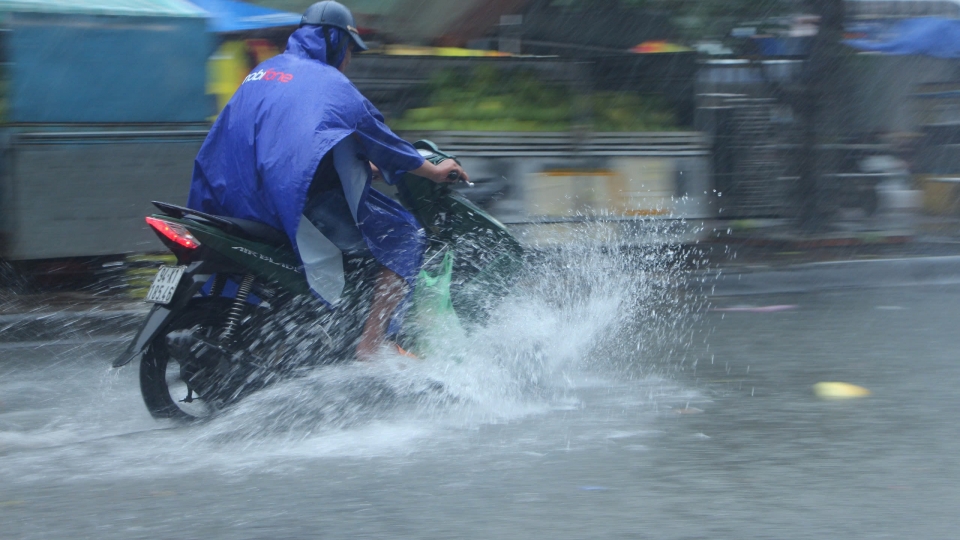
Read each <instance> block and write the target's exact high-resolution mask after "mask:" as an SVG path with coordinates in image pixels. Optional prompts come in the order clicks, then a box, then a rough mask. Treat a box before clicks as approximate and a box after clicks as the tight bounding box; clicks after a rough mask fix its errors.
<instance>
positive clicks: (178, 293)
mask: <svg viewBox="0 0 960 540" xmlns="http://www.w3.org/2000/svg"><path fill="white" fill-rule="evenodd" d="M414 147H415V148H416V149H417V151H418V152H419V153H420V154H421V155H422V156H424V158H425V159H427V160H430V161H431V162H432V163H434V164H437V163H440V162H441V161H444V160H446V159H456V157H455V156H453V155H450V154H446V153H444V152H442V151H441V150H440V149H439V148H437V146H436V145H434V144H433V143H432V142H430V141H417V142H416V143H415V144H414ZM397 198H398V200H399V201H400V202H401V204H403V205H404V206H405V207H406V208H407V209H408V210H409V211H410V212H411V213H412V214H413V215H414V216H415V217H416V218H417V220H418V221H419V223H420V224H421V226H422V227H423V229H424V231H425V232H426V235H427V239H428V248H427V251H426V254H425V256H424V261H425V262H424V265H423V270H422V271H421V277H422V276H424V275H426V276H430V275H431V272H434V273H436V272H446V273H447V275H448V278H449V283H450V287H449V301H448V303H449V304H450V307H451V308H452V310H453V311H454V312H455V314H456V316H457V318H458V319H459V320H460V321H462V322H463V323H464V324H465V325H466V326H468V327H469V325H470V324H478V323H481V322H482V321H483V320H484V318H485V317H486V316H487V315H488V313H489V310H490V308H491V307H492V306H493V305H495V304H496V302H497V300H499V299H500V298H502V297H503V296H504V295H505V294H506V293H507V292H508V290H509V288H510V283H511V282H512V277H513V276H514V275H515V274H516V273H517V271H518V270H519V269H520V268H521V266H522V261H523V255H524V254H523V249H522V247H521V246H520V244H519V242H518V241H517V240H516V239H515V238H514V237H513V235H512V234H511V233H510V232H509V231H508V230H507V229H506V227H504V226H503V224H501V223H500V222H499V221H497V220H496V219H495V218H493V217H492V216H490V215H489V214H487V213H486V212H485V211H483V210H482V209H480V208H479V207H477V206H476V205H474V204H473V203H471V202H470V201H469V200H468V199H466V198H465V197H464V196H463V195H461V194H460V193H458V192H457V191H456V190H452V189H451V188H450V185H449V184H436V183H434V182H432V181H430V180H427V179H425V178H420V177H417V176H414V175H412V174H407V175H405V176H404V177H403V178H402V179H401V180H400V181H399V182H398V183H397ZM153 204H154V206H156V207H157V208H158V209H159V210H160V213H158V214H153V215H151V216H148V217H147V218H146V221H147V223H148V224H149V226H150V227H151V228H152V229H153V230H154V232H155V233H156V234H157V236H158V237H159V238H160V240H161V241H162V242H163V243H164V245H165V246H166V247H167V248H168V249H169V250H170V251H171V252H172V253H173V254H174V255H175V256H176V259H177V265H176V266H164V267H161V268H160V270H159V271H158V273H157V276H156V277H155V279H154V281H153V284H152V286H151V288H150V291H149V292H148V293H147V301H148V302H152V303H153V307H152V308H151V310H150V312H149V314H148V315H147V317H146V320H145V321H144V323H143V324H142V326H141V327H140V329H139V331H138V332H137V334H136V336H135V337H134V338H133V340H132V341H131V343H130V344H129V346H128V347H127V348H126V350H125V351H124V352H123V353H122V354H121V355H120V356H119V357H118V358H117V359H116V361H114V362H113V367H115V368H118V367H121V366H124V365H126V364H128V363H130V362H131V361H133V360H134V359H135V358H137V357H140V390H141V394H142V397H143V401H144V403H145V404H146V406H147V409H148V410H149V412H150V414H151V415H152V416H154V417H155V418H172V419H178V420H194V419H198V418H203V417H207V416H210V415H212V414H215V413H216V412H217V411H219V410H221V409H223V408H224V407H227V406H229V405H231V404H234V403H236V402H237V401H239V400H240V399H242V398H243V397H244V396H246V395H249V394H250V393H251V392H253V391H256V390H258V389H260V388H263V387H264V386H266V385H268V384H271V383H272V382H274V381H277V380H280V379H282V378H284V377H290V376H296V375H297V374H300V373H306V372H308V371H309V370H310V369H312V368H314V367H315V366H318V365H324V364H330V363H335V362H344V361H349V360H350V359H351V357H352V351H353V349H354V347H355V346H356V344H357V342H358V340H359V337H360V334H361V331H362V328H363V323H364V321H365V320H366V316H367V313H368V310H369V306H370V300H371V298H372V284H373V283H374V278H373V274H374V272H376V270H377V267H378V265H377V263H376V261H375V260H373V259H370V258H363V257H346V256H345V258H344V270H345V281H346V285H345V288H344V293H343V297H342V298H341V301H340V302H339V303H338V304H337V306H335V307H330V306H328V305H326V304H325V303H323V302H321V301H320V300H319V299H317V298H316V297H315V296H314V295H313V294H312V292H311V290H310V287H309V286H308V284H307V279H306V276H305V274H304V269H303V267H302V265H301V263H300V261H299V258H298V257H297V255H296V253H295V251H294V249H293V246H292V245H291V244H290V241H289V239H288V237H287V235H286V234H285V233H284V232H282V231H280V230H277V229H274V228H272V227H269V226H267V225H265V224H263V223H259V222H254V221H249V220H243V219H235V218H230V217H225V216H216V215H211V214H206V213H203V212H199V211H196V210H192V209H189V208H184V207H181V206H177V205H173V204H168V203H162V202H154V203H153ZM427 281H429V280H427ZM419 286H420V280H418V288H419ZM418 290H419V289H418ZM417 296H418V295H417V294H416V292H415V293H414V294H413V295H412V297H413V298H417ZM414 307H416V306H414ZM407 326H408V325H402V327H401V329H400V330H399V332H398V333H397V340H398V342H399V343H400V344H401V345H402V346H404V348H411V347H412V348H414V349H416V341H417V339H418V335H419V332H418V331H417V329H416V328H414V329H410V328H407Z"/></svg>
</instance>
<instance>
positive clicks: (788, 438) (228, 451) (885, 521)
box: [0, 286, 960, 539]
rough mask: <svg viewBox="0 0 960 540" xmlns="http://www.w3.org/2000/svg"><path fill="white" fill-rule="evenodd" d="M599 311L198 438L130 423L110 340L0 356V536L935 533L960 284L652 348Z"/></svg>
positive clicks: (588, 309)
mask: <svg viewBox="0 0 960 540" xmlns="http://www.w3.org/2000/svg"><path fill="white" fill-rule="evenodd" d="M619 300H622V298H619V299H618V297H617V295H615V294H596V295H593V296H591V297H590V298H588V299H587V300H585V301H584V303H583V304H581V305H580V306H579V307H578V309H577V310H575V311H571V312H569V313H556V312H552V311H550V310H549V309H547V308H544V309H543V310H541V311H537V310H536V309H534V310H533V311H529V309H531V308H525V309H527V311H524V312H522V313H520V314H514V315H513V316H510V317H506V318H505V319H504V320H503V324H502V325H501V326H496V325H494V328H492V329H488V330H489V332H488V333H487V334H486V335H485V336H484V337H483V341H482V342H476V343H473V344H471V347H473V349H474V350H470V351H468V353H466V356H465V357H463V358H457V359H456V360H455V361H451V360H447V361H444V362H425V363H423V364H421V365H407V364H405V363H403V362H401V361H399V360H388V361H385V362H383V363H381V364H379V365H377V366H360V367H357V366H348V367H340V368H330V369H328V370H326V371H322V370H321V371H319V372H318V373H317V374H316V376H311V377H307V378H305V379H301V380H297V381H290V382H287V383H284V384H281V385H278V386H276V387H274V388H271V389H269V390H266V391H263V392H260V393H258V394H256V395H254V396H253V397H251V398H250V399H248V400H247V401H244V402H242V403H241V404H240V405H239V406H238V407H236V408H235V409H233V410H231V411H228V412H227V413H225V414H223V415H222V416H220V417H218V418H215V419H214V420H212V421H210V422H208V423H205V424H200V425H194V426H177V425H175V424H170V423H165V422H158V421H155V420H153V419H151V418H150V417H149V415H148V414H147V412H146V411H145V409H144V407H143V405H142V403H141V401H140V396H139V390H138V386H137V377H136V372H135V369H131V368H125V369H122V370H119V371H116V370H110V369H109V368H108V365H109V362H110V361H111V360H112V358H113V356H114V355H115V354H117V353H118V352H119V350H120V349H121V348H122V346H123V343H119V342H117V343H111V342H109V341H106V340H105V341H103V342H99V343H93V344H87V345H82V344H81V345H78V344H69V345H57V344H48V345H40V346H38V345H36V344H31V345H30V346H29V347H20V348H17V347H9V348H6V349H4V350H3V351H2V355H3V362H2V363H0V538H24V539H41V538H68V537H74V538H94V537H95V538H101V539H102V538H125V539H126V538H277V539H286V538H438V539H439V538H444V539H446V538H478V539H479V538H497V537H501V538H658V539H659V538H678V539H679V538H738V539H740V538H818V539H822V538H950V537H954V536H955V535H956V533H955V530H956V528H957V527H958V526H960V518H957V512H956V508H957V507H958V506H960V487H958V485H960V463H958V461H957V459H956V456H957V455H960V438H958V436H957V434H958V433H960V420H958V415H957V411H958V410H960V390H958V389H957V384H958V382H960V362H958V357H957V351H958V350H960V334H958V332H957V331H956V313H957V307H956V306H957V305H958V303H960V287H958V286H937V287H934V286H930V287H906V288H898V289H886V290H880V289H877V290H862V291H856V292H849V293H822V294H805V295H790V296H752V297H741V298H720V299H714V300H713V301H712V309H711V310H710V311H704V310H700V311H698V313H700V317H701V319H700V320H699V322H697V323H696V324H695V325H692V323H691V324H690V325H688V324H686V323H685V322H683V321H687V322H689V321H690V320H692V318H693V317H694V313H692V312H689V311H685V310H683V309H679V308H676V309H677V311H676V313H675V315H674V317H675V319H678V320H681V323H682V324H680V326H681V327H683V328H687V327H689V330H690V331H689V332H687V331H686V330H684V331H682V332H678V333H677V334H676V335H677V336H680V335H683V336H685V337H684V338H683V339H684V340H685V342H684V343H673V344H672V345H671V344H669V343H664V342H662V341H663V340H662V339H661V343H659V345H657V346H656V347H652V346H650V347H648V346H644V344H645V343H648V342H649V340H647V339H646V336H645V334H644V332H647V331H649V329H647V330H645V329H644V328H646V327H647V326H648V324H649V321H647V322H643V324H640V325H637V324H630V323H627V322H624V321H623V320H621V319H619V318H618V317H620V316H621V314H622V313H623V311H624V310H623V304H622V302H619ZM764 306H782V309H781V308H778V309H767V310H755V309H752V308H757V307H764ZM730 308H733V309H732V310H731V309H730ZM676 322H677V320H674V321H673V323H676ZM669 326H670V325H669V324H667V325H665V326H664V325H661V328H666V327H669ZM611 328H613V330H611ZM637 336H639V337H637ZM660 337H661V338H662V337H663V336H662V335H661V336H660ZM678 339H679V338H678ZM631 340H635V341H631ZM484 343H486V344H487V345H484ZM504 344H508V345H504ZM491 366H492V367H491ZM432 380H440V381H442V382H443V384H444V387H445V390H444V391H443V392H435V391H432V390H431V389H430V386H429V384H427V382H429V381H432ZM818 381H845V382H849V383H853V384H857V385H861V386H864V387H866V388H868V389H870V390H871V391H872V395H871V396H870V397H867V398H863V399H855V400H844V401H823V400H819V399H817V398H816V397H815V396H814V395H813V393H812V391H811V386H812V385H813V384H815V383H816V382H818Z"/></svg>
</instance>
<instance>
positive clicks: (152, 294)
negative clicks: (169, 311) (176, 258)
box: [146, 266, 187, 304]
mask: <svg viewBox="0 0 960 540" xmlns="http://www.w3.org/2000/svg"><path fill="white" fill-rule="evenodd" d="M186 268H187V267H186V266H161V267H160V271H159V272H157V277H155V278H153V285H150V291H149V292H147V298H146V300H147V302H153V303H155V304H169V303H170V300H173V293H175V292H176V291H177V285H178V284H179V283H180V278H181V277H182V276H183V271H184V270H186Z"/></svg>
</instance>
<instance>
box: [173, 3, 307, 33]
mask: <svg viewBox="0 0 960 540" xmlns="http://www.w3.org/2000/svg"><path fill="white" fill-rule="evenodd" d="M190 1H191V2H193V3H194V4H196V6H197V7H199V8H200V9H202V10H204V11H206V12H207V13H209V14H210V20H209V25H208V26H209V28H210V30H211V31H212V32H217V33H226V32H242V31H244V30H256V29H258V28H273V27H277V26H298V25H299V24H300V17H301V16H300V14H297V13H290V12H287V11H277V10H275V9H270V8H265V7H260V6H255V5H253V4H245V3H243V2H234V1H233V0H190Z"/></svg>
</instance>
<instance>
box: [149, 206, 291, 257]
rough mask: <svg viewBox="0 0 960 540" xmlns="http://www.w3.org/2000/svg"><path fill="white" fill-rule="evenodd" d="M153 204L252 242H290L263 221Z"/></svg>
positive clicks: (272, 243)
mask: <svg viewBox="0 0 960 540" xmlns="http://www.w3.org/2000/svg"><path fill="white" fill-rule="evenodd" d="M153 205H154V206H156V207H157V208H159V209H160V210H161V211H162V212H163V213H164V214H166V215H168V216H171V217H175V218H186V219H192V220H194V221H199V222H201V223H205V224H208V225H213V226H214V227H217V228H218V229H221V230H222V231H224V232H227V233H229V234H232V235H234V236H240V237H242V238H246V239H247V240H253V241H254V242H263V243H265V244H271V245H275V246H276V245H283V244H287V243H289V242H290V239H289V238H288V237H287V233H285V232H283V231H281V230H280V229H275V228H273V227H271V226H269V225H267V224H265V223H260V222H259V221H252V220H249V219H240V218H233V217H227V216H215V215H213V214H207V213H206V212H201V211H199V210H194V209H192V208H186V207H183V206H177V205H175V204H170V203H164V202H159V201H153Z"/></svg>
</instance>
